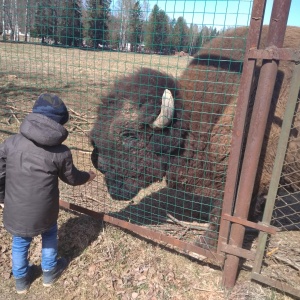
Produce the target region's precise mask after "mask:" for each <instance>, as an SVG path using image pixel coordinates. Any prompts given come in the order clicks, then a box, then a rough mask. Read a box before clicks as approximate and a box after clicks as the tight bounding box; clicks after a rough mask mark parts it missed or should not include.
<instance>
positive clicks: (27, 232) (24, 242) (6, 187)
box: [0, 93, 96, 294]
mask: <svg viewBox="0 0 300 300" xmlns="http://www.w3.org/2000/svg"><path fill="white" fill-rule="evenodd" d="M68 119H69V113H68V110H67V108H66V106H65V104H64V103H63V101H62V100H61V99H60V98H59V97H58V96H56V95H53V94H47V93H45V94H42V95H40V96H39V97H38V99H37V100H36V102H35V104H34V106H33V109H32V113H30V114H28V115H27V116H26V117H25V119H24V121H23V122H22V124H21V127H20V133H19V134H16V135H13V136H11V137H9V138H8V139H6V140H5V141H4V142H3V143H2V144H0V203H3V202H4V211H3V223H4V226H5V228H6V229H7V231H9V232H10V233H11V234H12V235H13V239H12V273H13V276H14V278H15V280H16V290H17V293H18V294H22V293H26V292H27V291H28V289H29V287H30V284H31V282H32V279H33V278H32V277H33V276H32V275H33V274H32V273H33V270H32V266H30V265H29V263H28V259H27V256H28V249H29V246H30V243H31V241H32V237H34V236H36V235H39V234H41V235H42V259H41V260H42V262H41V266H42V270H43V285H44V286H50V285H52V284H53V283H54V282H55V281H56V280H57V279H58V277H59V276H60V275H61V274H62V272H63V271H64V270H65V269H66V267H67V260H66V259H65V258H60V259H57V218H58V211H59V189H58V178H60V179H61V180H62V181H64V182H65V183H67V184H70V185H73V186H75V185H81V184H84V183H86V182H88V181H91V180H93V179H94V178H95V177H96V174H95V173H94V172H92V171H90V172H83V171H79V170H77V169H76V167H75V166H74V164H73V159H72V154H71V151H70V149H69V148H68V147H67V146H65V145H63V144H62V142H63V141H64V140H65V139H66V138H67V136H68V131H67V130H66V129H65V128H64V127H63V125H64V124H65V123H66V122H67V121H68Z"/></svg>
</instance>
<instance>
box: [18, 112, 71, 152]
mask: <svg viewBox="0 0 300 300" xmlns="http://www.w3.org/2000/svg"><path fill="white" fill-rule="evenodd" d="M20 132H21V134H22V135H23V136H25V137H26V138H28V139H29V140H31V141H33V142H36V143H37V144H39V145H42V146H57V145H60V144H61V143H63V141H64V140H65V139H66V138H67V137H68V131H67V130H66V129H65V128H64V127H63V126H62V125H60V124H59V123H57V122H55V121H54V120H52V119H50V118H48V117H46V116H44V115H42V114H37V113H30V114H28V115H27V116H26V117H25V119H24V120H23V122H22V124H21V127H20Z"/></svg>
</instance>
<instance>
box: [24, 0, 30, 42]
mask: <svg viewBox="0 0 300 300" xmlns="http://www.w3.org/2000/svg"><path fill="white" fill-rule="evenodd" d="M29 3H30V0H26V11H25V42H27V35H28V23H29Z"/></svg>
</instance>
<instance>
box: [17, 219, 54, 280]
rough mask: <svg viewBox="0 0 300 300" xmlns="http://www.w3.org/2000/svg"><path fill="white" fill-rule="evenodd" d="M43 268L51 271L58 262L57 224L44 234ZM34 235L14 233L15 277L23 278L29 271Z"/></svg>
mask: <svg viewBox="0 0 300 300" xmlns="http://www.w3.org/2000/svg"><path fill="white" fill-rule="evenodd" d="M41 235H42V263H41V266H42V270H43V271H49V270H51V269H53V268H55V267H56V264H57V244H58V241H57V224H55V225H54V226H52V227H51V228H50V229H49V230H47V231H46V232H43V233H42V234H41ZM31 241H32V237H21V236H15V235H13V239H12V273H13V275H14V277H15V278H16V279H17V278H22V277H24V276H26V274H27V272H28V267H29V262H28V250H29V247H30V244H31Z"/></svg>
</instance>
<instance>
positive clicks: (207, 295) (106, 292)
mask: <svg viewBox="0 0 300 300" xmlns="http://www.w3.org/2000/svg"><path fill="white" fill-rule="evenodd" d="M0 218H1V219H2V210H1V215H0ZM0 238H1V247H0V258H1V260H0V261H1V263H0V273H1V281H0V299H1V300H2V299H6V300H11V299H28V300H29V299H30V300H31V299H38V300H40V299H41V300H42V299H45V300H48V299H49V300H60V299H66V300H71V299H72V300H73V299H105V300H109V299H120V300H121V299H122V300H125V299H126V300H127V299H128V300H129V299H130V300H131V299H143V300H144V299H145V300H148V299H151V300H162V299H173V300H175V299H176V300H179V299H199V300H202V299H206V300H208V299H210V300H221V299H228V300H230V299H231V300H233V299H234V300H244V299H245V300H246V299H248V300H250V299H251V300H261V299H266V300H267V299H274V300H275V299H278V300H279V299H280V300H281V299H282V300H288V299H291V298H289V297H288V296H286V295H284V294H281V293H278V292H276V291H274V290H272V289H270V288H268V287H262V286H261V285H260V284H257V283H255V282H251V281H250V272H249V268H248V267H247V266H245V267H243V268H242V270H241V272H240V275H239V279H238V281H237V284H236V286H235V287H234V289H233V290H232V291H224V290H223V289H222V287H221V280H222V270H221V267H220V266H217V265H214V264H211V263H210V262H209V261H208V260H207V259H205V258H204V259H196V258H193V257H190V256H187V255H185V254H183V253H180V252H178V251H175V250H174V249H172V248H170V247H166V246H164V245H158V244H156V243H153V242H150V241H146V240H144V239H142V238H140V237H137V236H135V235H133V234H131V233H129V232H125V231H123V230H121V229H118V228H115V227H113V226H110V225H107V224H102V223H101V222H99V221H96V220H95V219H93V218H91V217H89V216H85V215H81V214H77V213H73V212H69V211H65V210H61V212H60V217H59V255H60V256H64V257H67V258H68V259H69V261H70V264H69V267H68V269H67V270H66V272H65V273H64V274H63V275H62V277H61V278H60V279H59V281H57V282H56V284H55V285H54V286H53V287H51V288H44V287H43V286H42V277H41V271H40V270H39V271H38V272H37V273H36V280H35V281H34V282H33V284H32V286H31V288H30V291H29V292H28V293H27V295H17V294H16V293H15V290H14V279H13V277H12V275H11V273H10V268H11V260H10V256H11V236H10V234H8V233H7V231H6V230H5V229H4V228H3V225H1V227H0ZM40 251H41V241H40V238H39V237H36V238H34V241H33V243H32V246H31V249H30V256H29V257H30V261H31V262H32V263H34V264H36V265H37V266H39V265H40Z"/></svg>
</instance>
